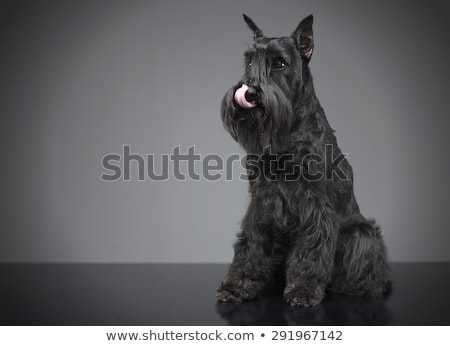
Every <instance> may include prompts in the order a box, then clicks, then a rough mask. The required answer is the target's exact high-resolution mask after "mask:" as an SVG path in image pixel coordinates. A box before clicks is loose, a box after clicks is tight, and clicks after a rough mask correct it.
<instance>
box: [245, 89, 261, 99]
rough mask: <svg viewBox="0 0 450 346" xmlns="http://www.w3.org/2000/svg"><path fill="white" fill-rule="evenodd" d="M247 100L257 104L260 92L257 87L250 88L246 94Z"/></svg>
mask: <svg viewBox="0 0 450 346" xmlns="http://www.w3.org/2000/svg"><path fill="white" fill-rule="evenodd" d="M245 99H246V100H247V101H248V102H250V103H256V101H257V99H258V90H256V88H255V87H252V86H249V87H248V90H247V92H246V93H245Z"/></svg>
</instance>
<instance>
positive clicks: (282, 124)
mask: <svg viewBox="0 0 450 346" xmlns="http://www.w3.org/2000/svg"><path fill="white" fill-rule="evenodd" d="M237 88H238V86H235V87H233V88H231V89H230V90H228V92H227V93H226V94H225V97H224V98H223V101H222V107H221V116H222V121H223V124H224V126H225V128H226V129H227V130H228V132H229V133H230V134H231V136H232V137H233V138H234V139H235V140H236V141H237V142H239V143H240V144H241V145H242V146H243V147H244V149H245V150H246V151H247V152H249V153H254V154H259V153H262V152H263V151H265V150H267V148H270V150H271V151H272V152H284V151H286V150H288V149H289V148H290V147H291V146H292V143H291V140H290V139H291V138H290V132H291V127H292V123H293V121H294V109H293V107H292V102H291V101H290V100H289V99H288V98H287V97H286V96H285V94H284V93H283V92H282V91H281V90H280V88H279V87H278V86H277V85H260V86H259V88H260V97H259V102H258V104H257V106H256V107H254V108H251V109H244V108H242V107H240V106H238V105H237V104H236V103H235V101H234V94H235V91H236V89H237Z"/></svg>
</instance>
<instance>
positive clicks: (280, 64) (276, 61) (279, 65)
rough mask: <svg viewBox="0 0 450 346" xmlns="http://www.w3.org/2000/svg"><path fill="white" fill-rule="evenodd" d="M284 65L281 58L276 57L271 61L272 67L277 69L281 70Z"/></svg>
mask: <svg viewBox="0 0 450 346" xmlns="http://www.w3.org/2000/svg"><path fill="white" fill-rule="evenodd" d="M285 66H286V63H285V62H284V60H283V59H282V58H276V59H274V60H273V62H272V67H273V68H275V69H277V70H281V69H282V68H284V67H285Z"/></svg>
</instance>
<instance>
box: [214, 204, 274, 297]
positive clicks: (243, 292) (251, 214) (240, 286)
mask: <svg viewBox="0 0 450 346" xmlns="http://www.w3.org/2000/svg"><path fill="white" fill-rule="evenodd" d="M260 211H261V209H259V208H256V207H255V206H254V205H253V203H251V204H250V206H249V210H248V211H247V214H246V216H245V217H244V220H243V222H242V232H241V233H240V234H239V236H238V241H237V242H236V244H235V246H234V258H233V262H232V263H231V266H230V269H229V272H228V275H227V277H226V279H225V281H224V282H222V284H221V285H220V287H219V289H218V290H217V294H216V296H217V299H218V300H219V301H223V302H241V301H242V300H251V299H254V298H256V296H257V295H258V294H259V293H260V292H261V290H262V288H263V287H264V286H265V284H266V283H267V282H268V281H269V279H270V278H271V277H272V275H273V274H274V271H275V268H276V263H275V257H274V249H273V247H272V244H273V242H272V240H271V239H270V237H271V236H270V234H271V232H270V231H269V228H270V226H269V225H264V224H262V223H261V222H260V221H261V218H260V215H257V213H258V212H260Z"/></svg>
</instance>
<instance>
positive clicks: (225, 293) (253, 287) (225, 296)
mask: <svg viewBox="0 0 450 346" xmlns="http://www.w3.org/2000/svg"><path fill="white" fill-rule="evenodd" d="M258 292H259V285H258V284H257V283H256V282H254V281H250V280H242V281H240V282H239V283H238V284H231V283H223V282H222V284H221V285H220V287H219V288H218V289H217V291H216V297H217V300H218V301H221V302H229V303H241V302H242V301H243V300H251V299H254V298H255V297H256V296H257V294H258Z"/></svg>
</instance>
